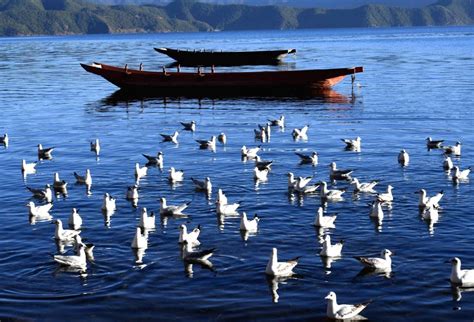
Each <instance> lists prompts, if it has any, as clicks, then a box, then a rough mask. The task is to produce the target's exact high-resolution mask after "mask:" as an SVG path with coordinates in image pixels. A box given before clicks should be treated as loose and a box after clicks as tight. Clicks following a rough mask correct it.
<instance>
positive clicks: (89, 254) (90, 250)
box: [74, 235, 95, 261]
mask: <svg viewBox="0 0 474 322" xmlns="http://www.w3.org/2000/svg"><path fill="white" fill-rule="evenodd" d="M74 244H75V245H74V248H75V249H76V255H79V254H80V246H81V245H82V246H84V251H85V253H86V258H87V259H88V260H89V261H94V248H95V245H94V244H91V243H88V244H84V243H83V242H82V238H81V235H76V236H74Z"/></svg>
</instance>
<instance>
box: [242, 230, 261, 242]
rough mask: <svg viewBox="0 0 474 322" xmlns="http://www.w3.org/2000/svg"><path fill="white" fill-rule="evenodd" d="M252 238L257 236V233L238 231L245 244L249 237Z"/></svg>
mask: <svg viewBox="0 0 474 322" xmlns="http://www.w3.org/2000/svg"><path fill="white" fill-rule="evenodd" d="M254 236H257V232H248V231H246V230H241V231H240V237H241V238H242V240H243V241H245V242H246V241H247V240H248V239H249V237H254Z"/></svg>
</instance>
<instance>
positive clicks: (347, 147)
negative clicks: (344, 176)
mask: <svg viewBox="0 0 474 322" xmlns="http://www.w3.org/2000/svg"><path fill="white" fill-rule="evenodd" d="M344 151H351V152H360V151H361V148H360V146H346V147H344Z"/></svg>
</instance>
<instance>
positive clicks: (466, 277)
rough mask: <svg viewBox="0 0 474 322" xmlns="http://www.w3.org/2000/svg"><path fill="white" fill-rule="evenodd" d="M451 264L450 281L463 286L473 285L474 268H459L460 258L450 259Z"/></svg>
mask: <svg viewBox="0 0 474 322" xmlns="http://www.w3.org/2000/svg"><path fill="white" fill-rule="evenodd" d="M450 262H451V264H452V265H453V266H452V269H451V276H450V280H451V283H454V284H458V285H461V286H464V287H472V286H474V269H461V260H460V259H459V258H458V257H454V258H452V259H451V260H450Z"/></svg>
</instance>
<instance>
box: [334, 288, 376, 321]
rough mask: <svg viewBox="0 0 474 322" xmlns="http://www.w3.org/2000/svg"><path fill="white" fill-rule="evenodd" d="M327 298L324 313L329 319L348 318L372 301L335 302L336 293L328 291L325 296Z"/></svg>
mask: <svg viewBox="0 0 474 322" xmlns="http://www.w3.org/2000/svg"><path fill="white" fill-rule="evenodd" d="M325 299H326V300H328V306H327V309H326V315H327V317H328V318H330V319H335V320H350V319H352V318H353V317H356V316H357V315H359V313H360V312H362V311H363V310H364V309H365V308H366V307H367V306H368V305H369V304H370V303H371V302H372V301H371V300H370V301H367V302H364V303H360V304H337V298H336V293H334V292H329V294H328V295H327V296H326V297H325Z"/></svg>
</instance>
